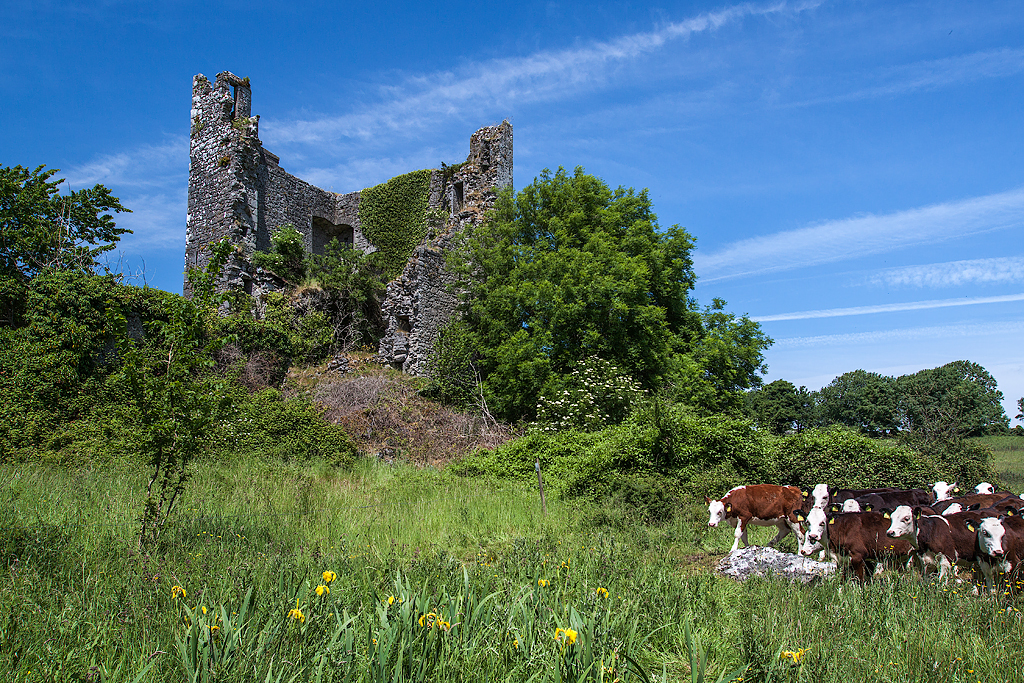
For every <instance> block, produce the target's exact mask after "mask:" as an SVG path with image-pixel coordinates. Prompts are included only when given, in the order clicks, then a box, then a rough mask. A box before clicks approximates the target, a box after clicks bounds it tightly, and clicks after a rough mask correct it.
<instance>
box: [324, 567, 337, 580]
mask: <svg viewBox="0 0 1024 683" xmlns="http://www.w3.org/2000/svg"><path fill="white" fill-rule="evenodd" d="M336 578H338V575H337V574H335V573H334V572H332V571H330V570H328V571H326V572H324V575H323V579H324V583H330V582H331V581H334V580H335V579H336Z"/></svg>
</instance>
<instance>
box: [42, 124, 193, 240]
mask: <svg viewBox="0 0 1024 683" xmlns="http://www.w3.org/2000/svg"><path fill="white" fill-rule="evenodd" d="M188 159H189V149H188V139H187V138H184V137H174V138H170V139H168V140H167V141H166V142H164V143H163V144H159V145H140V146H138V147H135V148H133V149H130V150H126V151H122V152H118V153H115V154H103V155H100V156H98V157H96V158H95V159H92V160H91V161H88V162H86V163H84V164H81V165H80V166H75V167H72V168H69V169H67V170H66V172H65V173H64V174H62V175H64V177H66V178H67V181H68V185H69V186H70V188H71V189H74V190H79V189H82V188H84V187H91V186H93V185H95V184H97V183H102V184H104V185H106V186H107V187H109V188H110V189H111V190H112V191H113V194H114V195H115V196H117V197H119V198H120V200H121V204H123V205H124V206H126V207H127V208H129V209H131V210H132V213H122V214H117V215H116V216H115V220H116V221H117V224H118V225H119V226H121V227H124V228H128V229H129V230H131V231H132V232H133V234H131V235H124V236H123V237H122V238H121V241H120V243H119V248H120V249H121V250H122V251H124V252H126V253H129V254H139V253H143V252H147V251H152V250H166V249H173V248H177V247H180V248H181V250H182V254H184V244H185V213H186V211H187V207H188Z"/></svg>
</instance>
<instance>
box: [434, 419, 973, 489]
mask: <svg viewBox="0 0 1024 683" xmlns="http://www.w3.org/2000/svg"><path fill="white" fill-rule="evenodd" d="M989 459H990V454H989V453H988V451H987V449H985V448H984V447H978V448H970V449H960V450H957V451H955V452H953V451H950V452H948V453H946V454H945V455H942V456H941V457H940V455H938V454H936V453H930V452H920V451H918V450H915V449H914V448H912V447H911V446H910V445H908V444H904V443H900V442H898V441H896V440H879V439H871V438H869V437H867V436H864V435H861V434H859V433H857V432H856V431H854V430H852V429H848V428H843V427H838V426H833V427H830V428H828V429H809V430H805V431H804V432H801V433H800V434H796V435H792V436H774V435H771V434H768V433H765V432H761V431H758V430H755V429H754V428H753V426H752V425H751V423H750V422H749V421H747V420H742V419H736V418H732V417H728V416H725V415H720V414H715V415H708V416H701V415H697V414H695V413H694V412H692V411H691V410H689V409H688V408H686V407H684V406H679V405H663V404H661V403H659V402H657V401H652V402H650V403H648V404H647V405H646V406H645V408H644V409H642V410H639V411H637V412H635V413H634V414H633V415H632V416H631V417H630V418H629V419H628V420H626V421H625V422H623V423H622V424H620V425H617V426H614V427H611V428H608V429H605V430H602V431H599V432H591V433H587V432H580V431H575V430H573V431H565V432H558V433H553V434H552V433H545V432H542V431H534V432H532V433H529V434H527V435H526V436H523V437H521V438H519V439H515V440H513V441H509V442H508V443H505V444H503V445H501V446H498V447H497V448H495V449H494V450H490V451H478V452H476V453H474V454H472V455H471V456H469V457H467V458H465V459H463V460H462V461H460V462H458V463H453V464H452V465H450V466H449V470H450V471H451V472H452V473H455V474H461V475H481V474H482V475H490V476H498V477H504V478H513V479H521V480H523V481H531V480H532V479H533V478H534V477H535V476H536V475H535V472H534V462H535V461H538V460H539V461H540V465H541V469H542V472H543V474H544V478H545V484H546V485H547V486H548V487H549V488H550V489H551V490H552V491H554V492H555V493H556V495H560V496H563V497H565V498H585V499H589V500H593V501H601V500H605V499H607V498H608V497H609V496H612V497H614V496H615V495H621V496H623V497H627V495H626V494H625V493H621V491H619V489H620V488H622V487H623V484H622V482H623V480H624V479H623V478H626V479H632V481H634V482H636V481H646V482H647V485H650V484H651V482H656V483H657V486H658V487H666V495H668V496H669V497H671V496H678V495H684V494H685V495H690V496H698V497H701V496H705V495H708V496H715V497H717V496H720V495H722V494H723V493H725V491H727V490H728V489H730V488H732V487H733V486H738V485H740V484H752V483H761V484H789V485H796V486H801V487H811V486H813V485H815V484H818V483H821V482H825V483H828V484H830V485H832V486H841V487H871V486H897V487H902V488H911V487H921V486H927V485H929V484H930V483H931V482H934V481H936V480H938V479H947V480H949V481H952V480H953V479H955V478H957V477H958V476H961V477H963V478H962V479H960V481H971V482H975V481H979V480H980V479H977V477H979V476H980V475H981V474H982V473H991V467H990V465H988V464H987V463H988V460H989ZM637 478H639V479H637ZM629 486H634V485H633V484H630V485H629ZM629 486H627V487H626V488H629ZM634 488H635V486H634ZM658 495H659V496H660V495H661V494H658Z"/></svg>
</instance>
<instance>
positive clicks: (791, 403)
mask: <svg viewBox="0 0 1024 683" xmlns="http://www.w3.org/2000/svg"><path fill="white" fill-rule="evenodd" d="M745 408H746V413H747V415H749V416H750V417H751V418H753V420H754V422H755V423H756V424H757V426H758V427H759V428H761V429H765V430H768V431H770V432H772V433H773V434H784V433H785V432H787V431H789V430H791V429H795V430H796V431H802V430H804V429H806V428H808V427H810V426H812V425H813V423H814V421H815V417H814V416H815V403H814V397H813V395H812V394H811V392H809V391H808V390H807V387H800V388H799V389H797V388H796V387H795V386H793V383H792V382H787V381H786V380H784V379H778V380H775V381H774V382H772V383H770V384H766V385H765V386H763V387H761V388H760V389H756V390H754V391H751V392H748V393H747V394H746V405H745Z"/></svg>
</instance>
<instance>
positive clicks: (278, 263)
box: [252, 223, 306, 285]
mask: <svg viewBox="0 0 1024 683" xmlns="http://www.w3.org/2000/svg"><path fill="white" fill-rule="evenodd" d="M270 245H271V246H270V251H258V252H256V253H255V254H253V257H252V262H253V264H255V265H257V266H259V267H260V268H265V269H266V270H269V271H272V272H273V273H274V274H276V275H277V276H279V277H281V278H283V279H284V280H286V281H288V282H290V283H291V284H293V285H296V284H298V283H300V282H302V280H303V279H305V277H306V246H305V240H304V238H303V237H302V233H301V232H299V231H298V230H296V229H295V226H294V225H292V224H291V223H286V224H285V225H282V226H281V227H280V228H279V229H278V231H277V232H275V233H274V235H273V237H271V238H270Z"/></svg>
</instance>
